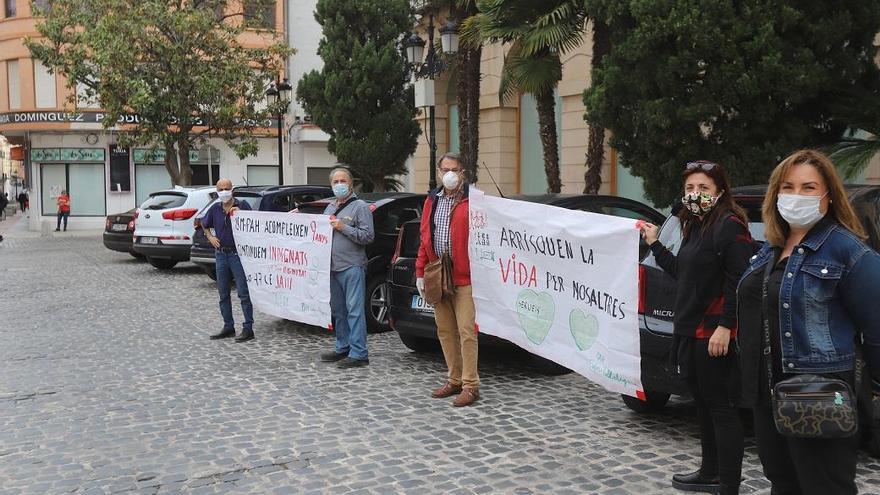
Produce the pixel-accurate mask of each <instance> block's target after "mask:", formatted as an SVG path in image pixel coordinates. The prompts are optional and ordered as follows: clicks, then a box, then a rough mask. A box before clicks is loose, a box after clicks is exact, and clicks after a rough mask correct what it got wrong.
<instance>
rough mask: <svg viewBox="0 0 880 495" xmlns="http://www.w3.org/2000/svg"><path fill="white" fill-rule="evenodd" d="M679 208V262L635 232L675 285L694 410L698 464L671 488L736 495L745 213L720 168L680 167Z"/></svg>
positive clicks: (678, 355)
mask: <svg viewBox="0 0 880 495" xmlns="http://www.w3.org/2000/svg"><path fill="white" fill-rule="evenodd" d="M682 176H683V179H684V197H682V199H681V202H682V204H683V206H684V208H682V209H681V211H680V212H679V213H678V217H679V219H680V221H681V226H682V228H681V231H682V237H683V239H682V242H681V247H680V249H679V251H678V255H677V256H676V255H674V254H672V252H670V251H669V250H668V249H667V248H666V247H665V246H663V244H662V243H661V242H660V241H658V240H657V235H658V232H659V229H658V228H657V226H655V225H652V224H649V223H648V224H645V225H642V226H640V227H639V228H640V230H641V231H642V236H643V237H644V238H645V242H647V243H648V245H649V246H650V247H651V252H652V253H653V254H654V258H655V259H656V260H657V264H658V265H660V267H661V268H663V270H664V271H665V272H666V273H668V274H670V275H671V276H672V277H674V278H676V279H677V281H678V284H677V286H678V290H677V291H676V295H675V321H674V330H673V343H672V359H673V361H674V364H675V365H676V366H677V369H678V373H679V376H680V377H681V378H682V379H684V380H685V382H686V383H687V385H688V388H689V389H690V391H691V393H692V394H693V397H694V402H695V403H696V406H697V420H698V422H699V428H700V445H701V450H702V462H701V465H700V468H699V469H698V470H697V471H695V472H693V473H688V474H676V475H674V476H673V477H672V486H673V487H674V488H677V489H679V490H685V491H692V492H708V493H719V494H721V495H730V494H738V493H739V485H740V478H741V475H742V458H743V428H742V424H741V423H740V418H739V409H738V408H737V407H736V403H735V402H736V393H737V391H738V387H737V386H736V380H737V379H738V377H739V371H738V370H737V366H736V365H737V358H736V330H737V314H736V286H737V283H738V282H739V279H740V276H741V275H742V273H743V271H745V269H746V267H748V264H749V258H750V257H751V256H752V253H753V252H754V242H753V241H752V238H751V235H750V234H749V229H748V219H747V218H746V214H745V212H744V211H743V210H742V208H740V207H739V206H737V205H736V203H734V201H733V196H732V195H731V194H730V186H729V184H730V182H729V181H728V179H727V174H726V173H725V172H724V169H722V168H721V166H720V165H718V164H716V163H712V162H707V161H695V162H690V163H688V164H686V165H685V169H684V172H683V174H682Z"/></svg>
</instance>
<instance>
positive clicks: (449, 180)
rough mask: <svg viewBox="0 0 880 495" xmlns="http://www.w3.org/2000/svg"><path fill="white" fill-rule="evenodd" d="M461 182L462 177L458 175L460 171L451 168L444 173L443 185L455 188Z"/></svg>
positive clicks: (447, 187)
mask: <svg viewBox="0 0 880 495" xmlns="http://www.w3.org/2000/svg"><path fill="white" fill-rule="evenodd" d="M460 183H461V178H459V176H458V172H453V171H452V170H450V171H449V172H446V173H445V174H443V187H445V188H446V189H455V188H456V187H458V185H459V184H460Z"/></svg>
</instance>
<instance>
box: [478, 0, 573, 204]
mask: <svg viewBox="0 0 880 495" xmlns="http://www.w3.org/2000/svg"><path fill="white" fill-rule="evenodd" d="M477 8H478V9H479V13H478V14H476V15H474V16H472V17H470V18H469V19H467V21H466V22H465V23H464V24H463V26H462V41H463V43H464V44H465V45H473V44H477V43H479V44H482V43H483V42H485V41H491V42H499V41H500V42H504V43H510V49H509V51H508V53H507V55H506V56H505V59H504V68H503V69H502V73H501V82H500V86H499V91H498V93H499V98H500V99H501V101H502V103H503V102H504V101H506V100H507V99H508V98H510V97H511V96H514V95H516V94H519V93H530V94H532V95H533V96H534V97H535V101H536V105H537V110H538V125H539V128H540V135H541V145H542V148H543V155H544V172H545V174H546V176H547V192H551V193H558V192H560V191H561V190H562V181H561V179H560V174H559V149H558V139H557V135H558V134H557V129H556V117H555V113H556V112H555V107H556V101H555V96H554V90H555V89H556V86H557V85H558V84H559V81H560V80H561V79H562V62H561V61H560V58H559V57H560V53H565V52H567V51H569V50H573V49H575V48H577V46H578V45H580V43H581V39H582V35H583V28H584V23H585V21H586V13H585V8H584V3H583V0H531V1H523V0H478V1H477Z"/></svg>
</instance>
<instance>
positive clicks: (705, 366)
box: [685, 339, 743, 487]
mask: <svg viewBox="0 0 880 495" xmlns="http://www.w3.org/2000/svg"><path fill="white" fill-rule="evenodd" d="M692 343H693V345H692V346H691V349H692V350H691V352H690V361H691V362H690V363H688V364H689V366H688V368H689V369H688V373H687V375H686V376H685V378H686V380H687V383H688V387H689V388H690V390H691V393H692V394H693V396H694V402H695V403H696V406H697V420H698V422H699V426H700V446H701V448H702V456H703V462H702V465H701V466H700V471H701V472H703V473H704V474H707V475H715V474H718V477H719V478H720V481H721V483H723V484H725V485H728V486H730V487H738V486H739V484H740V478H741V476H742V459H743V428H742V422H741V421H740V417H739V408H737V407H736V406H735V405H734V401H733V397H734V395H733V391H734V387H735V386H736V383H737V379H738V376H736V375H737V374H738V373H739V371H738V368H737V367H736V355H735V353H734V349H735V344H734V343H733V342H731V345H730V351H729V352H728V354H727V355H726V356H721V357H712V356H710V355H709V341H708V340H705V339H693V340H692Z"/></svg>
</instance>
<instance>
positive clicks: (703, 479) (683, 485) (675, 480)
mask: <svg viewBox="0 0 880 495" xmlns="http://www.w3.org/2000/svg"><path fill="white" fill-rule="evenodd" d="M672 487H673V488H675V489H678V490H682V491H686V492H703V493H718V475H715V476H707V475H704V474H703V473H702V472H700V471H694V472H693V473H687V474H674V475H672Z"/></svg>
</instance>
